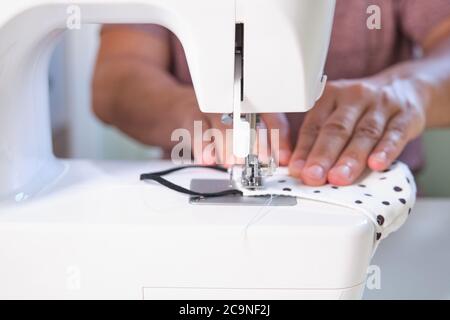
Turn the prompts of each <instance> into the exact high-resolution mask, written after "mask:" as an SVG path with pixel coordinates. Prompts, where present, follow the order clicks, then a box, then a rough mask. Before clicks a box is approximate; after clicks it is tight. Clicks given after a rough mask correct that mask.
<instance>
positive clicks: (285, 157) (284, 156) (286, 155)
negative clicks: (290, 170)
mask: <svg viewBox="0 0 450 320" xmlns="http://www.w3.org/2000/svg"><path fill="white" fill-rule="evenodd" d="M278 156H279V161H280V162H282V163H287V162H289V159H290V158H291V152H290V151H289V150H280V153H279V155H278Z"/></svg>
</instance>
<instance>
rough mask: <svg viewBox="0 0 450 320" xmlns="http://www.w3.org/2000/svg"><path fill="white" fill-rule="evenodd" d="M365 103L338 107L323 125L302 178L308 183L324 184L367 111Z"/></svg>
mask: <svg viewBox="0 0 450 320" xmlns="http://www.w3.org/2000/svg"><path fill="white" fill-rule="evenodd" d="M365 110H366V107H365V106H364V105H345V106H342V107H338V108H337V109H336V110H335V111H334V113H333V114H332V115H331V117H330V118H329V119H328V120H327V121H326V123H325V124H324V125H323V127H322V129H321V131H320V134H319V136H318V138H317V140H316V141H315V143H314V146H313V149H312V150H311V152H310V154H309V155H308V159H307V161H306V164H305V167H304V168H303V170H302V173H301V178H302V180H303V182H304V183H306V184H308V185H314V186H315V185H323V184H325V183H326V182H327V175H328V171H329V170H330V169H331V167H332V166H333V165H334V164H335V162H336V161H337V159H338V157H339V155H340V154H341V152H342V150H343V149H344V148H345V146H346V145H347V143H348V142H349V140H350V138H351V136H352V134H353V131H354V129H355V126H356V124H357V123H358V121H359V119H360V117H361V115H362V114H363V113H364V112H365Z"/></svg>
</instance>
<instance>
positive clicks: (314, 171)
mask: <svg viewBox="0 0 450 320" xmlns="http://www.w3.org/2000/svg"><path fill="white" fill-rule="evenodd" d="M304 173H305V175H307V176H308V177H309V178H311V179H314V180H322V179H323V178H324V177H325V170H324V169H323V168H322V167H321V166H319V165H314V166H311V167H309V168H307V169H306V170H305V171H304Z"/></svg>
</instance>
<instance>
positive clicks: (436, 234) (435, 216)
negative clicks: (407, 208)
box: [364, 199, 450, 299]
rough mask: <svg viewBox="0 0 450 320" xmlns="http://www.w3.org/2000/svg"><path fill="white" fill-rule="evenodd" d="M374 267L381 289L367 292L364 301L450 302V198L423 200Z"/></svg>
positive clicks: (384, 244)
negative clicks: (420, 300) (377, 273)
mask: <svg viewBox="0 0 450 320" xmlns="http://www.w3.org/2000/svg"><path fill="white" fill-rule="evenodd" d="M372 265H376V266H378V267H379V268H380V275H381V289H379V290H377V289H375V290H368V289H366V291H365V293H364V298H365V299H450V199H420V200H419V201H418V203H417V205H416V208H415V210H414V211H413V213H412V214H411V216H410V218H409V219H408V221H407V222H406V223H405V225H404V226H403V227H402V228H401V229H400V230H399V231H397V232H396V233H394V234H392V235H391V236H390V237H389V238H387V239H386V240H384V241H383V242H382V243H381V244H380V247H379V248H378V250H377V252H376V254H375V256H374V259H373V260H372Z"/></svg>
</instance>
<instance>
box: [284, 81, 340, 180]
mask: <svg viewBox="0 0 450 320" xmlns="http://www.w3.org/2000/svg"><path fill="white" fill-rule="evenodd" d="M334 107H335V96H334V91H333V87H332V86H330V85H329V86H327V89H326V90H325V92H324V95H323V96H322V98H321V99H320V100H319V101H317V103H316V105H315V106H314V108H313V109H311V111H309V112H308V113H307V115H306V117H305V120H304V121H303V124H302V126H301V128H300V131H299V133H298V139H297V143H296V145H295V149H294V152H293V154H292V157H291V160H290V162H289V173H290V174H291V175H292V176H293V177H296V178H300V176H301V172H302V170H303V167H304V166H305V163H306V159H307V158H308V155H309V153H310V151H311V149H312V147H313V146H314V142H315V141H316V139H317V137H318V136H319V133H320V129H321V127H322V124H323V123H324V122H325V120H326V119H327V118H328V117H329V115H330V114H331V113H332V112H333V110H334Z"/></svg>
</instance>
